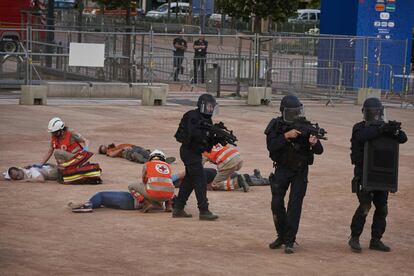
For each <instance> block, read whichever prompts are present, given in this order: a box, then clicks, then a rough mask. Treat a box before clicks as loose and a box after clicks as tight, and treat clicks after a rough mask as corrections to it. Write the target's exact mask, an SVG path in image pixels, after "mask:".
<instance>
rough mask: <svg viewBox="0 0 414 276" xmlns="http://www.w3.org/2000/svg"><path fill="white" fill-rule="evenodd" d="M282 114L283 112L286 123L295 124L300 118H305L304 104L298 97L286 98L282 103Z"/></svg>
mask: <svg viewBox="0 0 414 276" xmlns="http://www.w3.org/2000/svg"><path fill="white" fill-rule="evenodd" d="M280 112H282V116H283V120H284V121H285V122H293V121H294V120H295V119H296V118H298V117H303V116H305V114H304V112H303V104H302V103H301V102H300V101H299V99H298V97H296V96H294V95H287V96H284V97H283V99H282V101H281V102H280Z"/></svg>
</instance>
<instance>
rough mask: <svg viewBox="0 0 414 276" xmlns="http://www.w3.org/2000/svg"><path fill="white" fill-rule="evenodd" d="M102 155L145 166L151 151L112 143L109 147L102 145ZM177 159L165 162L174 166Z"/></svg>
mask: <svg viewBox="0 0 414 276" xmlns="http://www.w3.org/2000/svg"><path fill="white" fill-rule="evenodd" d="M98 152H99V153H100V154H106V155H107V156H109V157H120V158H124V159H127V160H129V161H132V162H136V163H140V164H144V163H146V162H147V161H148V160H149V157H150V153H151V150H149V149H145V148H143V147H140V146H136V145H133V144H118V145H115V144H114V143H111V144H109V145H100V146H99V148H98ZM174 161H175V157H167V158H166V160H165V162H167V163H168V164H172V163H174Z"/></svg>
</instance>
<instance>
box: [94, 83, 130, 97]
mask: <svg viewBox="0 0 414 276" xmlns="http://www.w3.org/2000/svg"><path fill="white" fill-rule="evenodd" d="M90 95H91V98H130V97H131V89H130V87H129V84H128V83H114V82H91V94H90Z"/></svg>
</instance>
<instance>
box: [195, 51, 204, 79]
mask: <svg viewBox="0 0 414 276" xmlns="http://www.w3.org/2000/svg"><path fill="white" fill-rule="evenodd" d="M193 63H194V79H193V83H198V82H197V80H198V78H197V76H198V71H199V70H200V78H201V83H204V70H205V69H204V67H205V63H206V58H205V57H194V61H193Z"/></svg>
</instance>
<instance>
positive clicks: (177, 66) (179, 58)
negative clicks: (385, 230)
mask: <svg viewBox="0 0 414 276" xmlns="http://www.w3.org/2000/svg"><path fill="white" fill-rule="evenodd" d="M183 60H184V54H176V53H174V60H173V66H174V81H178V74H179V73H181V74H182V73H183V72H182V69H183V68H182V67H181V66H182V64H183Z"/></svg>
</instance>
